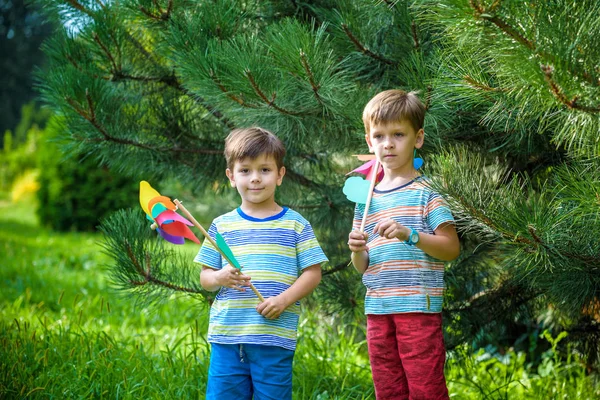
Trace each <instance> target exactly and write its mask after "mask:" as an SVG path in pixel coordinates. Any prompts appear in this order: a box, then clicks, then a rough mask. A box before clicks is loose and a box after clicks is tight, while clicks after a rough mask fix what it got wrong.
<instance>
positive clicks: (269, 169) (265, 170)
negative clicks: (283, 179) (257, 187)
mask: <svg viewBox="0 0 600 400" xmlns="http://www.w3.org/2000/svg"><path fill="white" fill-rule="evenodd" d="M263 172H271V168H263Z"/></svg>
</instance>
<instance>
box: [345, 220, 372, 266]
mask: <svg viewBox="0 0 600 400" xmlns="http://www.w3.org/2000/svg"><path fill="white" fill-rule="evenodd" d="M368 237H369V235H368V234H366V233H365V232H360V231H358V230H353V231H352V232H350V234H349V235H348V248H349V249H350V251H351V252H352V255H351V256H350V258H351V260H352V265H354V269H356V270H357V271H358V272H360V273H361V274H364V273H365V271H366V270H367V267H368V266H369V250H368V248H367V239H368Z"/></svg>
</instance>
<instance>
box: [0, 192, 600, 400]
mask: <svg viewBox="0 0 600 400" xmlns="http://www.w3.org/2000/svg"><path fill="white" fill-rule="evenodd" d="M33 210H34V204H33V202H32V201H29V202H27V201H25V202H21V203H19V204H17V205H13V204H10V203H9V202H8V201H7V200H0V258H1V259H2V268H1V269H0V282H1V288H2V290H1V294H0V342H1V346H0V352H1V354H0V398H44V399H45V398H58V399H62V398H109V399H139V398H153V399H169V398H186V399H187V398H198V399H202V398H204V395H203V394H204V391H205V387H206V377H207V367H208V360H209V354H210V347H209V345H208V343H207V342H206V331H207V315H208V307H207V305H205V304H203V303H202V302H199V301H197V300H196V299H192V298H187V297H181V296H172V297H171V298H169V299H165V301H164V302H163V303H162V304H159V305H155V306H151V307H143V306H140V305H136V303H135V298H131V297H128V296H127V295H126V294H125V293H121V292H117V291H115V290H114V289H113V288H111V285H110V282H108V280H107V273H106V271H107V266H108V265H109V264H110V262H111V260H110V259H108V258H107V256H106V255H104V254H103V253H102V250H101V246H100V241H101V240H102V236H101V235H99V234H91V233H55V232H52V231H49V230H47V229H44V228H42V227H40V224H39V223H38V221H36V218H35V214H34V212H33ZM180 251H183V252H185V253H186V254H189V255H190V257H191V256H192V255H193V254H194V253H195V252H196V251H197V247H195V246H194V245H186V246H183V248H182V249H181V250H180ZM550 340H555V339H552V338H550ZM446 374H447V378H448V386H449V390H450V393H451V397H452V398H456V399H479V398H490V399H504V398H506V399H508V398H529V399H539V398H578V399H586V398H598V397H599V396H600V391H599V390H598V389H597V388H596V387H595V385H594V378H593V377H589V376H587V375H586V373H585V369H584V367H583V366H582V365H581V364H580V363H578V361H577V359H575V358H574V359H571V360H561V359H559V358H558V357H557V355H556V354H555V353H553V352H549V353H548V354H547V355H546V356H545V358H544V362H543V363H542V365H537V366H531V365H528V364H527V361H526V360H525V357H524V355H522V354H516V353H508V354H506V355H505V356H503V357H497V356H495V355H493V354H490V353H488V352H485V351H483V350H479V351H477V352H472V351H471V350H470V349H467V348H463V349H462V350H461V351H460V352H455V353H453V354H450V355H449V361H448V364H447V367H446ZM374 397H375V396H374V394H373V386H372V383H371V380H370V369H369V364H368V356H367V351H366V343H365V341H364V327H363V326H362V325H360V324H350V325H340V324H338V323H336V320H335V318H332V317H326V316H324V315H322V314H321V313H320V312H319V310H318V308H317V309H311V310H304V313H303V316H302V318H301V321H300V329H299V345H298V350H297V353H296V357H295V366H294V398H295V399H321V400H324V399H374Z"/></svg>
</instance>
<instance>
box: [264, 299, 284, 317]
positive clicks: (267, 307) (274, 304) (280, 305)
mask: <svg viewBox="0 0 600 400" xmlns="http://www.w3.org/2000/svg"><path fill="white" fill-rule="evenodd" d="M286 308H287V304H286V303H285V301H284V300H283V298H282V297H281V296H275V297H269V298H268V299H265V301H263V302H262V303H260V304H259V305H257V306H256V311H258V313H259V314H260V315H262V316H263V317H265V318H267V319H277V318H279V316H280V315H281V314H282V313H283V312H284V311H285V309H286Z"/></svg>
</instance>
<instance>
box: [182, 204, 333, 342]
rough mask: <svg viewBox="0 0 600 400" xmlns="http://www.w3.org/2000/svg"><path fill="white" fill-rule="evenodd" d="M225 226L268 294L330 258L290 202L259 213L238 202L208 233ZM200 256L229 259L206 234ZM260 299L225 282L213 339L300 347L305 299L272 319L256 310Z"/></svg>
mask: <svg viewBox="0 0 600 400" xmlns="http://www.w3.org/2000/svg"><path fill="white" fill-rule="evenodd" d="M217 231H218V232H219V233H220V234H221V235H222V236H223V237H224V238H225V241H226V242H227V244H228V245H229V247H230V248H231V250H232V252H233V254H234V255H235V257H236V259H237V260H238V262H239V263H240V265H241V266H242V272H243V273H244V274H245V275H248V276H250V277H251V278H252V284H253V285H254V286H255V287H256V289H258V291H259V292H260V293H261V294H262V296H263V297H264V298H269V297H273V296H277V295H279V294H280V293H282V292H283V291H285V290H286V289H287V288H289V287H290V286H291V285H292V284H293V283H294V282H295V281H296V279H297V278H298V276H300V274H301V273H302V270H303V269H305V268H307V267H310V266H312V265H316V264H321V263H323V262H325V261H327V257H326V256H325V254H324V253H323V250H321V247H320V246H319V243H318V241H317V239H316V237H315V234H314V232H313V230H312V227H311V226H310V223H309V222H308V221H307V220H306V219H304V217H302V216H301V215H300V214H299V213H297V212H296V211H294V210H291V209H289V208H286V207H284V208H283V210H282V211H281V212H280V213H278V214H277V215H274V216H271V217H268V218H264V219H258V218H254V217H251V216H249V215H246V214H244V212H243V211H242V210H241V209H240V208H237V209H235V210H233V211H231V212H229V213H227V214H224V215H221V216H220V217H218V218H216V219H215V220H214V221H213V223H212V224H211V226H210V228H209V230H208V234H209V235H210V236H211V237H212V238H213V239H214V237H215V234H216V232H217ZM194 261H195V262H198V263H200V264H203V265H205V266H207V267H210V268H213V269H221V268H223V267H224V266H226V265H228V263H227V261H226V260H225V259H224V258H223V257H222V256H221V254H220V253H219V252H218V251H217V250H215V248H214V247H213V245H212V244H211V243H210V242H209V241H208V240H205V241H204V243H203V245H202V248H201V249H200V251H199V252H198V255H197V256H196V258H195V259H194ZM257 304H258V299H257V298H256V295H255V294H254V292H252V291H251V290H250V289H247V290H246V291H245V292H240V291H238V290H235V289H230V288H225V287H222V288H221V289H220V290H219V293H218V294H217V297H216V298H215V302H214V303H213V305H212V307H211V310H210V322H209V328H208V341H209V342H211V343H221V344H242V343H244V344H261V345H267V346H279V347H283V348H286V349H289V350H295V349H296V330H297V327H298V318H299V315H300V302H296V304H293V305H292V306H290V307H288V309H287V310H285V311H284V312H283V313H282V314H281V315H280V316H279V318H277V319H274V320H269V319H267V318H265V317H263V316H262V315H260V314H259V313H258V312H257V311H256V309H255V308H256V305H257Z"/></svg>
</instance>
